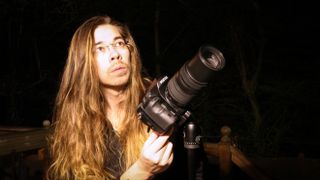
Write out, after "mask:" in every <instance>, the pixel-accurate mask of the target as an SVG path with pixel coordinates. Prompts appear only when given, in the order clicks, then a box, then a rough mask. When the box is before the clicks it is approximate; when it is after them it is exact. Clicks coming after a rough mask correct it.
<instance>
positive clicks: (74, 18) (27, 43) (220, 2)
mask: <svg viewBox="0 0 320 180" xmlns="http://www.w3.org/2000/svg"><path fill="white" fill-rule="evenodd" d="M0 8H1V9H0V23H1V28H0V40H1V56H0V58H1V66H0V68H1V71H0V73H1V76H0V78H1V79H0V82H1V84H0V99H1V100H0V125H1V126H24V127H25V126H28V127H29V126H31V127H41V126H42V121H43V120H45V119H49V120H50V119H51V112H52V107H53V104H54V98H55V95H56V93H57V89H58V85H59V81H60V76H61V73H62V70H63V66H64V63H65V59H66V56H67V51H68V45H69V42H70V40H71V36H72V34H73V33H74V31H75V30H76V28H77V27H78V26H79V25H80V24H81V23H82V22H83V21H84V20H86V19H88V18H89V17H91V16H94V15H103V14H108V15H110V16H112V17H114V18H115V19H118V20H120V21H123V22H125V23H127V24H128V26H129V27H130V29H131V31H132V34H133V36H134V37H135V39H136V42H137V44H138V47H139V49H140V52H141V56H142V59H143V64H144V66H145V68H146V70H147V71H148V73H149V74H150V75H151V76H153V77H156V76H158V75H169V76H171V75H173V74H174V73H175V72H176V71H178V69H179V68H180V67H181V66H182V65H183V63H184V62H185V61H187V60H188V59H190V58H192V57H193V56H194V55H195V53H196V52H197V50H198V48H199V47H200V46H201V45H202V44H205V43H209V44H211V45H213V46H215V47H216V48H218V49H220V50H221V51H222V52H223V54H224V56H225V58H226V67H225V68H224V69H223V70H222V71H221V72H218V73H217V74H216V76H215V77H214V78H213V80H212V82H211V83H210V85H209V86H208V87H207V88H206V89H205V90H204V91H203V92H201V94H200V95H199V96H198V97H197V98H196V99H195V100H194V101H193V102H192V105H191V110H192V111H193V113H194V117H195V118H196V119H197V120H198V121H199V123H200V125H201V127H202V129H203V134H204V136H206V137H208V140H209V139H210V140H213V141H215V140H216V139H218V138H219V130H220V128H221V127H222V126H223V125H228V126H230V127H231V129H232V135H233V138H234V142H235V143H236V144H237V145H238V146H239V147H240V148H241V149H242V150H243V151H244V152H246V153H248V154H250V153H251V154H253V155H262V156H273V157H274V156H297V155H298V154H299V153H304V154H305V156H306V157H316V158H319V153H318V152H319V150H320V143H319V140H318V137H319V135H320V133H319V129H320V123H319V117H318V115H319V113H318V112H319V111H318V107H319V106H318V104H319V101H320V99H319V89H320V79H319V71H318V68H319V64H320V63H319V54H318V53H317V52H318V48H319V46H318V32H319V20H318V19H316V17H317V15H316V13H317V11H318V9H317V8H316V6H315V5H314V4H312V3H310V2H307V1H303V2H302V1H300V2H293V1H289V0H286V1H275V2H273V1H266V0H256V1H255V0H242V1H239V0H212V1H210V0H171V1H169V0H168V1H150V0H135V1H129V0H121V1H116V0H104V1H103V0H95V1H86V0H12V1H0ZM156 17H158V21H156V19H157V18H156ZM155 22H158V23H155ZM155 29H157V31H158V39H159V41H158V45H159V49H158V50H159V52H158V53H157V51H156V48H155V47H156V46H155V42H156V41H155V39H156V38H155V37H156V33H155ZM157 67H159V68H160V73H156V72H157V71H156V69H157ZM257 119H258V120H259V119H260V120H261V121H257ZM256 122H259V123H258V124H257V123H256Z"/></svg>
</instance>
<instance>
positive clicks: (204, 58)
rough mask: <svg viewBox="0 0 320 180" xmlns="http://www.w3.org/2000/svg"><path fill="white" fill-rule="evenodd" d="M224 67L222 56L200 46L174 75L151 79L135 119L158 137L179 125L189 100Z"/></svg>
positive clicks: (211, 48)
mask: <svg viewBox="0 0 320 180" xmlns="http://www.w3.org/2000/svg"><path fill="white" fill-rule="evenodd" d="M224 65H225V59H224V57H223V55H222V53H221V52H220V51H219V50H217V49H216V48H214V47H212V46H210V45H204V46H201V47H200V49H199V51H198V53H197V54H196V55H195V56H194V57H193V58H192V59H191V60H190V61H188V62H186V63H185V64H184V65H183V66H182V67H181V68H180V70H179V71H178V72H176V73H175V75H174V76H173V77H172V78H171V79H169V78H168V77H167V76H164V77H162V78H160V79H159V80H154V81H153V82H152V84H151V85H150V87H149V89H148V91H147V92H146V94H145V96H144V97H143V99H142V102H141V103H140V104H139V106H138V109H137V112H138V116H139V118H140V119H141V120H142V121H143V122H144V123H145V124H147V125H148V126H149V127H151V128H152V129H153V130H154V131H156V132H158V133H159V134H163V133H165V132H167V131H168V130H169V129H171V127H172V126H174V125H181V124H183V123H184V122H185V121H186V120H187V119H188V117H189V116H190V114H191V113H190V112H189V111H188V110H187V109H188V108H187V107H188V105H189V103H190V101H191V100H192V99H193V98H194V97H195V96H196V95H197V94H198V93H199V92H200V91H201V90H202V89H203V88H204V87H206V86H207V85H208V83H209V81H210V80H211V78H212V77H213V75H214V73H215V72H216V71H219V70H221V69H222V68H223V67H224Z"/></svg>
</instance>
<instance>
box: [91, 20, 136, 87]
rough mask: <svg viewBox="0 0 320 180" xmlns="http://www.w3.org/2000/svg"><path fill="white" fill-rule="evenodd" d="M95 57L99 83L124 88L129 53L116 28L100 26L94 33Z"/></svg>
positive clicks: (127, 71) (128, 69)
mask: <svg viewBox="0 0 320 180" xmlns="http://www.w3.org/2000/svg"><path fill="white" fill-rule="evenodd" d="M94 40H95V47H94V48H95V57H96V62H97V67H98V75H99V79H100V83H101V84H102V85H103V86H104V87H117V88H119V87H124V86H125V85H126V84H127V83H128V79H129V77H130V72H131V66H130V51H129V48H128V46H127V44H126V42H125V40H124V39H123V37H122V36H121V35H120V32H119V30H118V29H117V27H116V26H112V25H109V24H107V25H100V26H98V27H97V28H96V30H95V31H94Z"/></svg>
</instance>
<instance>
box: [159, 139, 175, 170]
mask: <svg viewBox="0 0 320 180" xmlns="http://www.w3.org/2000/svg"><path fill="white" fill-rule="evenodd" d="M172 147H173V145H172V143H171V142H169V143H168V144H167V146H166V147H165V151H164V153H163V155H162V159H161V162H160V165H165V164H168V163H170V158H173V153H172Z"/></svg>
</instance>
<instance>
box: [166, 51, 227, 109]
mask: <svg viewBox="0 0 320 180" xmlns="http://www.w3.org/2000/svg"><path fill="white" fill-rule="evenodd" d="M224 65H225V59H224V57H223V54H222V53H221V52H220V51H219V50H218V49H216V48H214V47H212V46H209V45H205V46H201V47H200V49H199V51H198V53H197V54H196V55H195V56H194V57H193V58H192V59H191V60H190V61H188V62H187V63H186V64H184V65H183V66H182V67H181V68H180V70H179V71H178V72H177V73H176V74H175V75H174V76H173V77H172V78H171V79H170V80H169V82H168V86H167V91H168V93H167V95H168V96H170V97H168V99H170V100H174V101H175V102H174V104H176V105H178V106H179V107H185V106H187V105H188V104H189V102H190V101H191V99H192V98H193V97H194V96H196V95H197V93H198V92H199V91H200V90H201V89H202V88H204V87H206V86H207V84H208V83H209V81H210V79H211V78H212V77H213V74H214V73H215V72H216V71H219V70H221V69H222V68H223V67H224Z"/></svg>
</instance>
